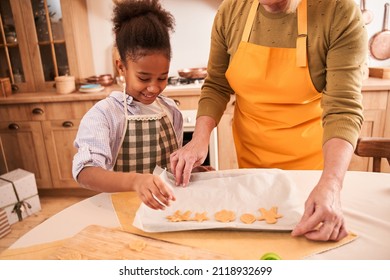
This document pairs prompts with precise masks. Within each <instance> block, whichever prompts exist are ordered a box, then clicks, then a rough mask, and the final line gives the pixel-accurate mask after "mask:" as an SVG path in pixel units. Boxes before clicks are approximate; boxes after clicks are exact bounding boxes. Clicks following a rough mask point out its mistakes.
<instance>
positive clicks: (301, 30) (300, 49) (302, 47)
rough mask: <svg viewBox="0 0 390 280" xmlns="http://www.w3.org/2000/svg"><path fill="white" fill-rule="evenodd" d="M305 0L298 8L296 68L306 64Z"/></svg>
mask: <svg viewBox="0 0 390 280" xmlns="http://www.w3.org/2000/svg"><path fill="white" fill-rule="evenodd" d="M306 46H307V0H302V1H301V3H300V4H299V6H298V38H297V67H306V63H307V50H306Z"/></svg>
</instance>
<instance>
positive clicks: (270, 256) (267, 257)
mask: <svg viewBox="0 0 390 280" xmlns="http://www.w3.org/2000/svg"><path fill="white" fill-rule="evenodd" d="M260 260H281V258H280V257H279V256H278V255H277V254H275V253H266V254H264V255H263V256H262V257H261V258H260Z"/></svg>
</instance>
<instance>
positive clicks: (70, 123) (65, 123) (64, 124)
mask: <svg viewBox="0 0 390 280" xmlns="http://www.w3.org/2000/svg"><path fill="white" fill-rule="evenodd" d="M62 126H63V127H72V126H73V123H72V122H71V121H66V122H63V123H62Z"/></svg>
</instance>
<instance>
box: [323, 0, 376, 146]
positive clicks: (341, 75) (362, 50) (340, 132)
mask: <svg viewBox="0 0 390 280" xmlns="http://www.w3.org/2000/svg"><path fill="white" fill-rule="evenodd" d="M335 3H336V4H335V7H334V10H333V12H332V13H331V14H333V15H334V16H333V18H332V20H331V21H330V31H329V37H328V38H329V41H328V44H329V46H328V51H327V55H326V58H325V61H326V83H325V87H324V89H323V91H322V93H323V96H322V103H321V105H322V108H323V115H322V119H323V127H324V135H323V143H325V142H326V141H328V140H329V139H331V138H341V139H344V140H346V141H348V142H349V143H351V144H352V146H353V147H355V146H356V141H357V138H358V137H359V133H360V129H361V125H362V123H363V107H362V94H361V88H362V81H363V72H364V65H365V63H366V59H367V49H368V40H367V33H366V29H365V26H364V23H363V20H362V17H361V13H360V10H359V9H358V7H357V6H356V5H355V4H354V2H353V1H349V0H347V1H336V2H335Z"/></svg>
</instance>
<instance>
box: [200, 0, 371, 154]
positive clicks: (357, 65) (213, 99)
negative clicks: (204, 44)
mask: <svg viewBox="0 0 390 280" xmlns="http://www.w3.org/2000/svg"><path fill="white" fill-rule="evenodd" d="M254 1H257V0H254ZM251 4H252V0H251V1H249V0H225V1H224V2H223V3H222V4H221V6H220V7H219V9H218V12H217V14H216V16H215V19H214V24H213V27H212V31H211V48H210V56H209V62H208V68H207V72H208V76H207V78H206V80H205V82H204V84H203V86H202V94H201V98H200V100H199V109H198V116H204V115H206V116H210V117H212V118H213V119H215V121H216V122H217V123H219V121H220V119H221V117H222V114H223V112H224V111H225V109H226V105H227V103H228V102H229V100H230V96H231V94H234V92H233V90H232V89H231V87H230V86H229V83H228V81H227V80H226V77H225V72H226V70H227V68H228V66H229V62H230V61H231V59H232V58H233V56H234V53H235V52H236V50H237V48H238V45H239V43H240V41H241V37H242V32H243V29H244V26H245V22H246V19H247V15H248V13H249V9H250V7H251ZM307 14H308V23H307V24H308V49H307V50H308V63H309V71H310V76H311V79H312V82H313V84H314V86H315V88H316V89H317V91H318V92H321V93H322V99H321V106H322V109H323V114H322V121H323V127H324V136H323V143H325V142H326V141H327V140H329V139H330V138H334V137H337V138H341V139H344V140H347V141H348V142H350V143H351V144H352V145H353V146H354V147H355V145H356V141H357V138H358V136H359V132H360V128H361V125H362V122H363V108H362V95H361V87H362V80H363V70H364V66H365V63H366V58H367V50H368V39H367V32H366V29H365V26H364V23H363V20H362V17H361V12H360V9H359V7H358V6H357V5H356V4H355V3H354V1H353V0H326V1H324V0H323V1H319V0H308V13H307ZM296 38H297V14H296V13H293V14H284V13H277V14H273V13H268V12H266V11H265V10H264V8H263V7H262V6H259V9H258V11H257V15H256V19H255V22H254V24H253V27H252V32H251V36H250V42H251V43H254V44H258V45H263V46H269V47H283V48H295V45H296ZM243 71H245V69H243ZM280 78H281V79H283V77H280ZM259 94H261V93H259Z"/></svg>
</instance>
